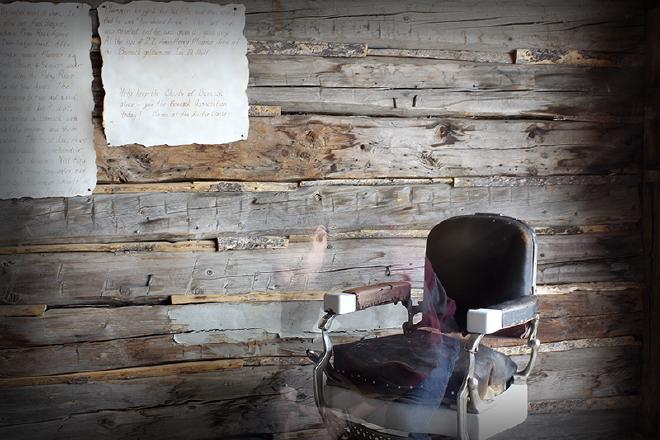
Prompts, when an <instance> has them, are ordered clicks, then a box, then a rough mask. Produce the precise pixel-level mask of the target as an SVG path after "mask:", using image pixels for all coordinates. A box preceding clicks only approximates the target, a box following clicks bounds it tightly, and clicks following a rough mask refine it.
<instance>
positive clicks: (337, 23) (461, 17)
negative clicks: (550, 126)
mask: <svg viewBox="0 0 660 440" xmlns="http://www.w3.org/2000/svg"><path fill="white" fill-rule="evenodd" d="M642 8H643V4H642V2H633V3H626V2H621V1H606V2H598V1H594V0H591V1H586V2H580V3H575V2H567V1H559V2H553V3H552V4H548V3H547V2H543V1H537V0H535V1H531V2H525V3H524V4H523V3H520V2H518V1H504V2H497V3H480V2H476V1H471V2H429V1H415V2H411V3H402V2H397V1H383V2H379V3H378V4H377V5H374V4H373V3H367V2H359V3H355V2H351V1H349V0H344V1H333V2H320V3H309V2H307V1H303V0H297V1H282V2H278V3H272V2H270V1H249V2H247V23H246V29H245V33H246V36H247V37H248V38H252V39H260V38H264V37H263V36H264V35H268V36H269V38H273V39H291V40H315V41H324V40H325V41H341V42H365V43H367V44H368V45H369V47H391V48H415V49H417V48H437V47H438V44H439V42H442V43H441V44H442V47H443V48H447V49H470V50H492V49H495V50H505V51H506V50H513V49H516V48H518V47H530V48H565V47H572V48H576V49H584V50H607V51H615V50H631V49H637V48H638V47H639V45H640V42H641V41H642V40H643V38H644V34H643V15H642V14H643V9H642ZM522 44H524V46H522Z"/></svg>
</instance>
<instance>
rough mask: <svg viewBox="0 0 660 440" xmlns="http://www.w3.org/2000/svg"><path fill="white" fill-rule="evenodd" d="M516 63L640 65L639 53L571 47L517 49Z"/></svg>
mask: <svg viewBox="0 0 660 440" xmlns="http://www.w3.org/2000/svg"><path fill="white" fill-rule="evenodd" d="M515 62H516V64H567V65H572V66H589V67H611V66H631V65H642V64H643V57H642V55H641V54H634V53H616V52H614V53H613V52H594V51H586V50H572V49H517V50H516V52H515Z"/></svg>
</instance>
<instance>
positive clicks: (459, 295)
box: [426, 214, 536, 331]
mask: <svg viewBox="0 0 660 440" xmlns="http://www.w3.org/2000/svg"><path fill="white" fill-rule="evenodd" d="M535 253H536V239H535V235H534V231H533V230H532V229H531V228H530V227H529V226H528V225H527V224H525V223H523V222H522V221H520V220H517V219H514V218H511V217H505V216H501V215H497V214H474V215H462V216H457V217H452V218H450V219H447V220H445V221H443V222H441V223H439V224H438V225H436V226H435V227H434V228H433V229H432V230H431V232H430V233H429V236H428V239H427V243H426V257H427V258H428V259H429V261H430V262H431V265H432V266H433V270H434V271H435V273H436V275H437V277H438V279H439V280H440V282H441V283H442V285H443V287H444V288H445V291H446V292H447V296H449V297H450V298H452V299H453V300H454V301H455V302H456V315H455V318H456V322H457V323H458V325H459V327H460V329H461V330H463V331H465V329H466V315H467V311H468V310H469V309H478V308H487V307H488V306H492V305H495V304H499V303H501V302H504V301H509V300H512V299H516V298H519V297H521V296H525V295H531V294H533V293H534V285H535V278H536V255H535Z"/></svg>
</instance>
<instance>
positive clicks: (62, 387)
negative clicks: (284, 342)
mask: <svg viewBox="0 0 660 440" xmlns="http://www.w3.org/2000/svg"><path fill="white" fill-rule="evenodd" d="M635 353H636V349H631V348H627V347H620V348H617V349H614V350H612V349H580V350H572V351H567V352H558V353H545V354H541V355H540V358H541V361H542V363H540V364H539V365H540V366H541V365H542V366H543V367H542V368H539V371H538V373H537V374H535V375H534V376H533V377H532V378H531V379H530V400H531V401H532V402H537V401H539V402H540V405H543V402H544V400H554V401H556V400H560V399H561V398H563V397H562V396H571V397H567V398H568V399H572V400H579V399H586V398H594V397H596V398H597V397H600V398H607V397H610V396H612V393H619V394H614V395H615V396H616V395H621V394H626V393H627V392H629V391H630V390H631V389H633V388H634V387H635V386H636V385H637V383H638V378H637V377H635V375H634V373H632V370H633V369H634V368H635V366H636V361H635ZM311 378H312V375H311V365H307V366H301V367H294V368H289V369H287V370H284V371H282V370H281V369H279V368H278V367H276V368H272V367H258V368H249V367H246V368H242V369H239V370H223V371H219V372H208V373H195V374H185V375H177V376H164V377H144V378H135V379H131V380H121V381H114V382H112V385H111V386H108V385H109V384H108V383H107V382H103V381H93V382H86V383H78V384H53V385H35V386H31V387H15V388H4V389H3V393H4V395H5V399H3V401H2V403H0V408H2V409H3V411H2V418H0V423H2V424H4V425H5V427H4V428H3V433H8V432H9V433H11V432H15V431H12V430H10V429H11V428H10V427H11V426H12V425H14V426H15V427H16V428H19V427H20V428H27V429H31V428H34V427H35V424H36V423H39V422H40V421H42V422H45V423H48V422H49V421H50V420H53V419H63V418H68V416H70V412H73V413H74V414H76V415H74V416H73V417H74V418H76V417H78V420H79V423H78V424H77V426H78V429H82V428H84V426H85V422H84V421H83V420H84V417H81V416H84V415H90V416H92V415H93V414H92V413H94V414H96V415H98V414H99V413H100V414H103V413H112V412H119V413H121V412H126V411H131V409H132V408H138V409H139V411H140V413H143V414H145V413H147V414H148V413H150V411H158V410H159V409H160V410H164V409H168V408H169V409H171V408H173V407H178V408H179V409H183V408H184V407H185V406H184V405H187V406H188V407H189V408H196V409H201V407H205V406H206V405H208V404H211V405H213V404H214V403H216V402H228V401H230V400H233V399H246V398H248V397H244V396H249V398H250V399H251V400H252V401H254V402H260V401H263V400H267V399H268V398H269V397H273V396H289V399H290V400H291V401H295V402H296V403H298V404H300V405H303V406H304V407H307V409H310V410H315V407H314V405H313V400H312V396H313V394H312V392H311ZM557 380H561V381H562V384H563V385H562V386H561V387H557V386H556V385H555V384H556V381H557ZM99 395H103V396H104V399H98V396H99ZM191 396H195V401H194V402H191V401H190V398H191ZM295 396H297V397H295ZM545 396H553V398H552V399H543V397H545ZM65 400H66V401H68V402H69V404H68V405H63V404H57V402H60V401H62V403H64V401H65ZM532 404H533V403H532ZM129 408H130V409H129ZM215 409H217V408H215ZM271 409H272V410H275V408H271ZM303 409H304V408H301V410H303ZM152 416H154V417H155V416H156V415H155V414H152ZM186 420H188V419H186ZM58 422H59V423H60V424H61V423H63V422H64V423H67V421H66V420H58ZM94 422H96V418H94ZM251 422H252V420H251V419H247V420H246V422H245V424H246V426H244V430H245V431H244V433H245V432H248V433H249V432H251V431H250V426H251ZM27 423H30V425H27ZM7 425H9V426H7ZM37 426H38V425H37ZM120 426H121V425H120V424H119V425H113V427H115V428H119V427H120ZM42 429H43V428H42ZM36 432H38V431H36ZM113 432H114V433H115V434H116V431H113ZM34 433H35V431H33V434H34ZM216 434H217V433H216ZM12 438H13V437H12Z"/></svg>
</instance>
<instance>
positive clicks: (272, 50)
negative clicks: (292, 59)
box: [247, 40, 367, 58]
mask: <svg viewBox="0 0 660 440" xmlns="http://www.w3.org/2000/svg"><path fill="white" fill-rule="evenodd" d="M247 53H248V54H251V55H280V56H281V55H286V56H292V55H296V56H316V57H342V58H356V57H358V58H359V57H365V56H367V45H366V44H362V43H326V42H313V41H269V40H260V41H254V40H251V41H248V46H247Z"/></svg>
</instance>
